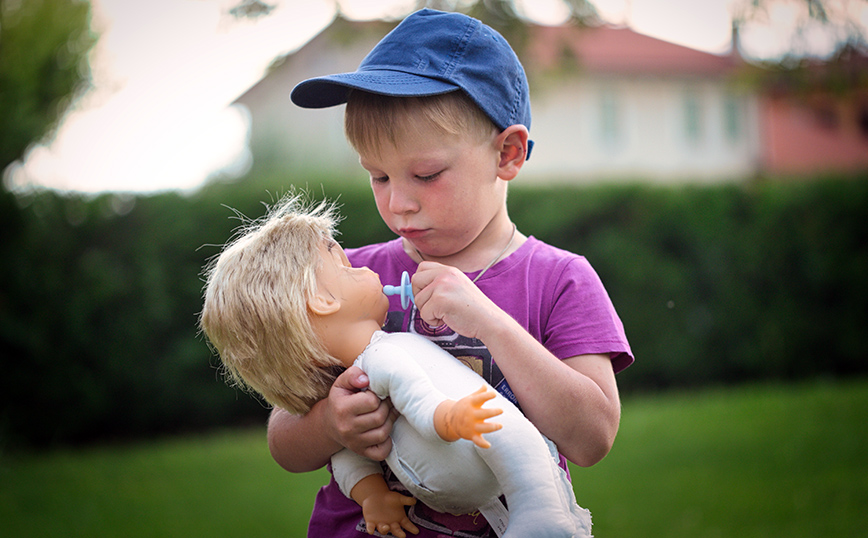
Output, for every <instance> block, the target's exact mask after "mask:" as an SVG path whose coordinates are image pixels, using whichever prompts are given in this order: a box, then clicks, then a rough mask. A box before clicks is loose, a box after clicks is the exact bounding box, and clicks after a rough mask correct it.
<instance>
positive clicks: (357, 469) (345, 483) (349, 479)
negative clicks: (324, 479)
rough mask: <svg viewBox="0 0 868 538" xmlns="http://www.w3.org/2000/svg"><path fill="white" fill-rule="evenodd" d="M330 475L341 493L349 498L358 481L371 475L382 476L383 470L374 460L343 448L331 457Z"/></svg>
mask: <svg viewBox="0 0 868 538" xmlns="http://www.w3.org/2000/svg"><path fill="white" fill-rule="evenodd" d="M331 462H332V475H333V476H334V478H335V482H337V484H338V487H339V488H340V489H341V492H342V493H343V494H344V495H346V496H347V497H348V498H349V497H350V492H351V491H353V487H354V486H355V485H356V484H358V483H359V481H360V480H361V479H362V478H364V477H366V476H370V475H372V474H379V475H382V474H383V468H382V467H381V466H380V464H379V463H378V462H376V461H374V460H371V459H368V458H366V457H364V456H360V455H359V454H356V453H355V452H353V451H352V450H349V449H347V448H344V449H343V450H339V451H338V452H336V453H335V454H333V455H332V458H331Z"/></svg>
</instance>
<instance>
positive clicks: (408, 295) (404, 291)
mask: <svg viewBox="0 0 868 538" xmlns="http://www.w3.org/2000/svg"><path fill="white" fill-rule="evenodd" d="M383 293H385V294H386V295H400V296H401V308H405V309H406V308H407V307H408V306H409V305H410V302H411V301H412V302H413V304H416V298H415V297H413V286H411V285H410V275H409V273H407V271H404V273H403V274H402V275H401V285H400V286H389V285H386V286H383Z"/></svg>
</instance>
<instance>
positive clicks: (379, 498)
mask: <svg viewBox="0 0 868 538" xmlns="http://www.w3.org/2000/svg"><path fill="white" fill-rule="evenodd" d="M350 497H352V498H353V500H354V501H356V502H357V503H358V504H359V506H361V507H362V516H363V517H364V518H365V527H367V529H368V534H374V531H375V530H376V531H378V532H379V533H380V534H392V535H394V536H397V537H398V538H405V537H406V536H407V535H406V534H405V533H404V531H405V530H406V531H408V532H411V533H413V534H419V529H418V528H417V527H416V525H414V524H413V522H412V521H410V518H409V517H407V513H406V512H405V511H404V507H405V506H412V505H414V504H416V499H414V498H413V497H407V496H406V495H401V494H400V493H398V492H397V491H392V490H390V489H389V486H387V485H386V481H385V480H383V475H380V474H372V475H368V476H366V477H365V478H363V479H361V480H359V481H358V482H357V483H356V485H355V486H353V489H352V491H351V492H350Z"/></svg>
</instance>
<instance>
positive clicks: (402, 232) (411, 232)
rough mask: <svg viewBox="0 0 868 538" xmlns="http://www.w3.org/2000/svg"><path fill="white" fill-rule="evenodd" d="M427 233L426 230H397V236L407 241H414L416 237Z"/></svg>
mask: <svg viewBox="0 0 868 538" xmlns="http://www.w3.org/2000/svg"><path fill="white" fill-rule="evenodd" d="M426 233H428V230H421V229H419V228H399V229H398V234H399V235H400V236H401V237H406V238H407V239H414V238H416V237H420V236H422V235H425V234H426Z"/></svg>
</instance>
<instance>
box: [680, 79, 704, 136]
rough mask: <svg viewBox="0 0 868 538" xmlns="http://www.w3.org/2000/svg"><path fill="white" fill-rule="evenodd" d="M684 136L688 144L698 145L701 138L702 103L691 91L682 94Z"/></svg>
mask: <svg viewBox="0 0 868 538" xmlns="http://www.w3.org/2000/svg"><path fill="white" fill-rule="evenodd" d="M684 136H685V139H686V140H687V142H688V143H690V144H698V143H699V142H700V140H701V139H702V136H703V118H702V103H701V102H700V100H699V96H698V95H697V94H696V92H695V91H692V90H689V91H687V92H685V94H684Z"/></svg>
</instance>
